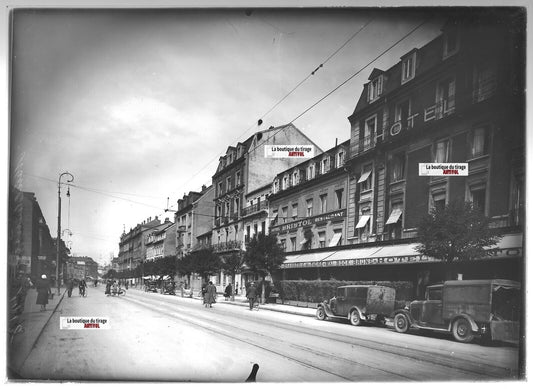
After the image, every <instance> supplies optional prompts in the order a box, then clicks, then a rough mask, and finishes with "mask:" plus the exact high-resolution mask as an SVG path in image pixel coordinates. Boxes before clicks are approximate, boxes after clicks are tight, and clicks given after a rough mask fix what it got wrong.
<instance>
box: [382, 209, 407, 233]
mask: <svg viewBox="0 0 533 389" xmlns="http://www.w3.org/2000/svg"><path fill="white" fill-rule="evenodd" d="M402 213H403V203H401V202H395V203H393V204H392V205H391V213H390V215H389V218H388V219H387V222H386V223H385V225H387V226H388V227H389V231H390V237H391V239H400V238H401V237H402V235H401V234H402V220H401V219H402Z"/></svg>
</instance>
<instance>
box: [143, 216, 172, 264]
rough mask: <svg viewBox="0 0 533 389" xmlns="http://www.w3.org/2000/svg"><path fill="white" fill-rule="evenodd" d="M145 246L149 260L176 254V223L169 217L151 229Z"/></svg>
mask: <svg viewBox="0 0 533 389" xmlns="http://www.w3.org/2000/svg"><path fill="white" fill-rule="evenodd" d="M145 247H146V260H147V261H155V260H157V259H159V258H164V257H168V256H173V255H176V228H175V223H172V222H171V221H170V220H169V219H168V218H167V219H165V221H164V222H163V223H161V224H160V225H158V226H156V227H153V228H152V229H151V230H149V231H148V232H147V235H146V243H145Z"/></svg>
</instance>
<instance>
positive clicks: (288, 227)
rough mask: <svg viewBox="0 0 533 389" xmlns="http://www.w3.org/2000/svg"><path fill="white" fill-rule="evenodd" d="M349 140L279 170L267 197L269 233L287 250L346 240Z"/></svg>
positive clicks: (300, 249)
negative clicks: (274, 234) (273, 234)
mask: <svg viewBox="0 0 533 389" xmlns="http://www.w3.org/2000/svg"><path fill="white" fill-rule="evenodd" d="M349 146H350V141H349V140H348V141H346V142H343V143H341V144H340V145H337V146H335V147H334V148H332V149H330V150H327V151H326V152H324V153H322V154H319V155H317V156H316V157H314V158H312V159H310V160H308V161H305V162H303V163H300V164H298V165H296V166H294V167H292V168H291V169H288V170H285V171H283V172H281V173H279V174H278V175H277V176H276V178H275V179H274V182H273V184H272V194H271V195H270V196H269V197H268V201H269V213H270V215H271V220H272V225H271V227H270V231H271V232H273V233H274V232H275V233H276V234H277V236H278V241H279V243H280V244H281V245H282V246H283V247H284V248H285V251H286V252H288V253H289V252H293V251H308V250H311V249H316V248H324V247H336V246H339V245H342V244H345V243H346V242H347V239H346V215H347V212H346V206H347V194H348V172H347V171H346V170H345V168H344V163H345V160H346V156H347V154H348V151H349Z"/></svg>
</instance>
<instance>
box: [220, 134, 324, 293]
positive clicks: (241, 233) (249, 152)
mask: <svg viewBox="0 0 533 389" xmlns="http://www.w3.org/2000/svg"><path fill="white" fill-rule="evenodd" d="M275 145H279V146H282V145H305V146H312V154H311V156H314V155H316V153H320V152H321V150H320V148H319V147H318V146H317V145H316V144H315V143H314V142H312V141H311V140H310V139H309V138H308V137H307V136H305V135H304V134H303V133H302V132H301V131H300V130H299V129H297V128H296V127H295V126H294V125H293V124H287V125H284V126H279V127H270V128H269V129H268V130H264V131H259V132H257V133H255V134H254V135H252V136H251V137H249V138H248V139H247V140H246V141H244V142H242V143H241V142H239V143H238V144H237V145H236V146H230V147H228V149H227V150H226V154H225V155H224V156H222V157H220V161H219V165H218V168H217V172H216V173H215V174H214V175H213V188H214V191H215V193H214V204H215V218H214V224H213V233H212V245H213V248H214V250H215V251H216V252H218V253H219V254H221V255H222V256H224V255H226V254H231V253H235V252H239V251H240V250H242V249H243V248H244V240H245V236H250V235H246V233H245V230H244V226H245V220H249V217H250V213H252V212H255V210H254V209H255V208H253V207H257V208H258V211H265V212H262V215H263V216H261V218H263V219H262V220H256V221H257V223H259V224H258V230H259V228H260V226H261V225H262V224H263V222H264V223H265V226H266V220H267V219H266V218H267V213H266V209H267V207H266V203H264V202H263V203H261V198H263V201H264V198H265V196H266V194H267V193H268V186H270V185H271V183H272V180H273V178H274V176H275V175H276V174H277V173H278V172H280V171H283V170H285V169H287V168H290V167H292V166H294V165H296V164H298V163H299V162H301V159H298V158H270V157H268V155H267V150H266V149H265V147H271V146H275ZM265 191H266V192H265ZM257 194H258V195H259V196H257ZM256 198H259V203H256V204H251V201H252V199H256ZM254 201H255V200H254ZM247 202H248V203H247ZM250 206H252V208H249V207H250ZM245 209H246V210H245ZM244 210H245V211H244ZM243 211H244V214H243ZM244 217H245V219H243V218H244ZM252 226H253V225H252ZM252 228H253V227H252ZM265 229H266V227H265ZM215 281H216V284H217V286H218V287H224V285H225V284H226V282H229V281H228V280H227V277H225V276H224V275H223V274H221V275H220V276H219V277H217V279H216V280H215ZM233 282H235V280H234V281H233ZM240 284H241V285H242V284H243V283H242V282H240Z"/></svg>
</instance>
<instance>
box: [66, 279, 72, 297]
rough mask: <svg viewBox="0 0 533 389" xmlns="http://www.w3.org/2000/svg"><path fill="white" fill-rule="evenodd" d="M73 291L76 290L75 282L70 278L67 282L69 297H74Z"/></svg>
mask: <svg viewBox="0 0 533 389" xmlns="http://www.w3.org/2000/svg"><path fill="white" fill-rule="evenodd" d="M72 289H74V280H73V279H72V278H69V279H68V281H67V291H68V297H71V296H72Z"/></svg>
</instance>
